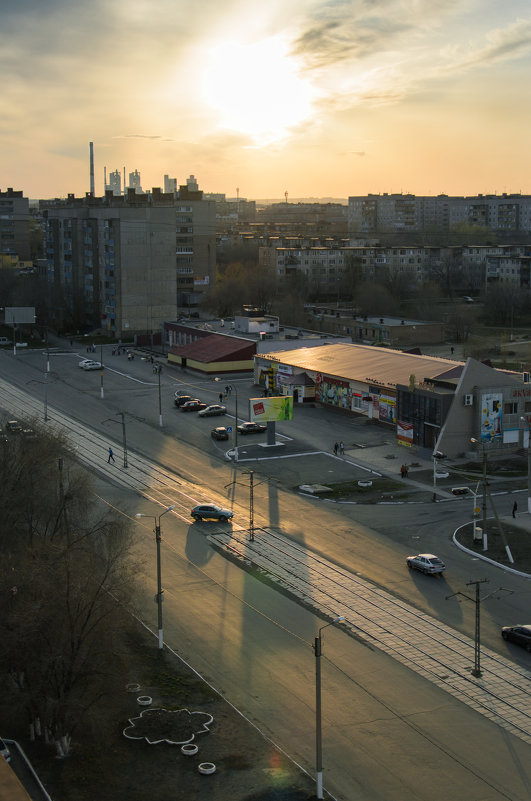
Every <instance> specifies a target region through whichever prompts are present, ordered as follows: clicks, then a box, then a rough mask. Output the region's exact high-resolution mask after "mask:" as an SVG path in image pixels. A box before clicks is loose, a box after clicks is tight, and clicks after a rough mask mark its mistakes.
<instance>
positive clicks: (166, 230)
mask: <svg viewBox="0 0 531 801" xmlns="http://www.w3.org/2000/svg"><path fill="white" fill-rule="evenodd" d="M201 194H202V193H201V192H199V191H198V192H194V193H189V192H188V191H187V189H186V187H180V190H179V193H178V195H177V196H176V195H174V194H173V193H171V194H165V193H163V192H161V191H160V189H157V188H155V189H153V190H152V192H151V193H150V194H149V195H146V194H138V193H137V192H136V191H135V189H134V188H132V189H129V190H128V192H127V195H125V196H122V197H116V196H114V195H113V193H112V191H111V190H110V191H107V192H106V194H105V197H103V198H94V197H91V196H90V194H87V195H86V196H85V197H84V198H75V197H74V195H69V196H68V198H67V199H66V200H56V201H43V202H42V204H41V207H42V211H43V217H44V221H45V255H46V260H47V262H46V263H47V276H48V281H49V284H50V287H51V290H52V298H53V301H54V307H55V309H56V314H57V317H58V319H57V323H58V325H59V327H63V326H69V325H72V324H75V325H76V327H77V328H80V329H83V330H91V329H96V328H101V329H103V330H105V331H106V332H107V333H108V334H109V335H110V336H114V337H116V338H117V339H121V338H126V337H127V338H129V337H130V336H131V335H133V334H145V333H149V334H150V333H153V332H156V331H159V330H160V327H161V325H162V323H163V322H164V320H167V319H174V318H175V317H176V316H177V308H178V301H179V293H180V292H181V293H182V292H183V291H184V292H189V293H190V294H192V293H193V292H195V291H196V287H203V288H205V287H208V285H209V283H210V281H211V280H214V277H215V208H214V204H213V203H211V202H209V201H203V200H202V197H201Z"/></svg>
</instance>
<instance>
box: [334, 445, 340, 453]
mask: <svg viewBox="0 0 531 801" xmlns="http://www.w3.org/2000/svg"><path fill="white" fill-rule="evenodd" d="M338 448H339V445H338V444H337V442H334V454H335V455H336V456H337V449H338Z"/></svg>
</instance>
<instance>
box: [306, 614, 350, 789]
mask: <svg viewBox="0 0 531 801" xmlns="http://www.w3.org/2000/svg"><path fill="white" fill-rule="evenodd" d="M344 619H345V617H344V615H341V617H336V618H334V620H331V621H330V623H326V624H325V625H324V626H321V628H320V629H319V632H318V634H317V637H316V638H315V644H314V647H313V650H314V653H315V771H316V782H317V794H316V795H317V798H319V799H321V798H323V736H322V725H321V654H322V645H323V641H322V636H321V632H322V630H323V629H326V628H327V627H328V626H332V625H333V624H334V623H339V622H340V621H341V620H344Z"/></svg>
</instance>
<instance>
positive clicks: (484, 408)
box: [481, 392, 503, 440]
mask: <svg viewBox="0 0 531 801" xmlns="http://www.w3.org/2000/svg"><path fill="white" fill-rule="evenodd" d="M502 410H503V394H502V393H501V392H486V393H485V394H484V395H482V396H481V439H482V440H491V439H492V438H493V437H501V433H502Z"/></svg>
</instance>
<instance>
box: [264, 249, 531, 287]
mask: <svg viewBox="0 0 531 801" xmlns="http://www.w3.org/2000/svg"><path fill="white" fill-rule="evenodd" d="M267 241H268V244H263V245H261V246H259V248H258V259H259V265H260V266H261V267H262V268H263V269H266V270H270V271H272V272H273V273H274V274H275V275H276V277H277V278H278V279H279V280H283V279H285V278H286V277H287V276H289V275H290V273H292V272H300V273H302V274H304V275H305V276H306V277H307V278H308V281H309V283H310V285H311V286H312V288H313V289H315V290H317V291H322V292H326V291H327V290H328V291H333V290H334V288H335V287H336V285H337V283H338V282H339V281H340V280H342V279H343V278H344V276H345V274H346V273H348V271H349V270H350V269H351V268H352V267H354V266H355V267H359V268H360V269H361V271H362V275H363V277H364V279H366V280H374V281H378V279H380V278H389V277H390V276H391V277H392V276H396V275H401V276H402V277H403V278H404V280H406V281H407V282H408V283H409V284H410V285H414V284H417V283H422V282H424V281H428V280H437V279H440V278H441V277H442V276H443V275H445V274H446V273H447V271H449V270H451V269H452V268H454V269H457V268H460V269H461V274H462V276H464V275H465V274H466V280H467V281H468V282H469V283H470V284H471V285H472V286H473V287H474V289H475V290H476V291H478V292H482V291H483V290H484V288H485V287H486V285H487V284H488V283H492V282H493V281H500V282H505V283H509V282H510V283H512V284H513V285H517V286H521V287H526V286H527V287H529V285H530V278H529V276H530V261H531V246H526V245H519V246H514V245H478V246H474V247H471V246H467V245H464V246H458V245H456V246H451V247H436V246H418V245H415V246H404V247H387V246H383V245H381V246H377V245H370V246H354V245H350V244H347V245H342V244H341V242H340V241H339V240H337V241H334V240H329V241H328V243H327V240H322V241H323V244H320V245H315V246H311V245H307V244H306V245H304V244H302V245H301V240H298V239H293V240H290V238H289V237H283V238H276V237H270V238H269V239H268V240H267ZM343 241H345V240H343ZM347 241H348V240H347ZM277 242H281V243H282V244H278V245H277V244H276V243H277Z"/></svg>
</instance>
